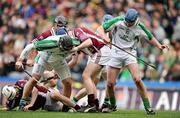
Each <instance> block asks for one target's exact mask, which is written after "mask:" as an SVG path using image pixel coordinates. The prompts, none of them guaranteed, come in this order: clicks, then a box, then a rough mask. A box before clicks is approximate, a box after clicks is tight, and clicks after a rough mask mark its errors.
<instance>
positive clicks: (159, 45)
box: [150, 37, 169, 51]
mask: <svg viewBox="0 0 180 118" xmlns="http://www.w3.org/2000/svg"><path fill="white" fill-rule="evenodd" d="M150 42H151V43H152V44H153V45H155V46H156V47H157V48H159V49H160V50H161V51H162V50H163V49H165V48H167V49H169V47H168V46H167V45H162V44H160V43H159V41H158V40H157V39H156V38H155V37H152V38H151V40H150Z"/></svg>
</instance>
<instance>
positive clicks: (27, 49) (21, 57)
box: [20, 43, 35, 60]
mask: <svg viewBox="0 0 180 118" xmlns="http://www.w3.org/2000/svg"><path fill="white" fill-rule="evenodd" d="M33 48H35V47H34V44H33V43H31V44H28V45H27V46H26V47H25V48H24V50H23V51H22V52H21V55H20V59H22V60H24V59H27V56H28V54H29V52H30V51H31V50H32V49H33Z"/></svg>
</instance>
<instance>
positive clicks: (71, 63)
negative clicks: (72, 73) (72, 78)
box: [68, 52, 78, 68]
mask: <svg viewBox="0 0 180 118" xmlns="http://www.w3.org/2000/svg"><path fill="white" fill-rule="evenodd" d="M77 61H78V54H77V53H76V52H75V53H74V54H72V55H71V60H70V61H69V62H68V66H69V68H73V67H74V66H75V65H76V64H77Z"/></svg>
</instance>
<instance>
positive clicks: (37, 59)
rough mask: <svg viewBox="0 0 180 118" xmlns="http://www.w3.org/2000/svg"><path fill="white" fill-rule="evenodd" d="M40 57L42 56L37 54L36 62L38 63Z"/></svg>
mask: <svg viewBox="0 0 180 118" xmlns="http://www.w3.org/2000/svg"><path fill="white" fill-rule="evenodd" d="M39 58H40V56H39V55H37V56H36V57H35V59H34V60H35V62H36V63H37V62H38V61H39Z"/></svg>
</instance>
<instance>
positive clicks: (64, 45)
mask: <svg viewBox="0 0 180 118" xmlns="http://www.w3.org/2000/svg"><path fill="white" fill-rule="evenodd" d="M59 48H60V49H61V50H65V51H70V50H71V49H72V48H73V42H72V39H71V37H70V36H64V37H61V38H60V39H59Z"/></svg>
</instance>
